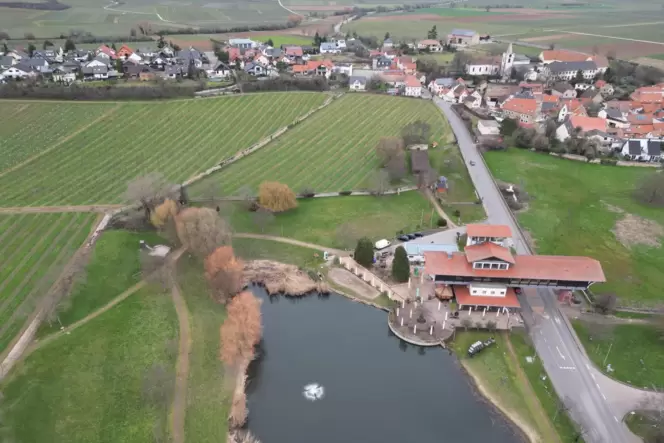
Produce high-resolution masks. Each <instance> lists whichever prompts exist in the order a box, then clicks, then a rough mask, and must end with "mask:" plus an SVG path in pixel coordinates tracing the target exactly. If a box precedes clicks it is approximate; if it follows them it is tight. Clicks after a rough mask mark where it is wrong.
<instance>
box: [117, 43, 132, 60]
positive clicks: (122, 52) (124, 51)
mask: <svg viewBox="0 0 664 443" xmlns="http://www.w3.org/2000/svg"><path fill="white" fill-rule="evenodd" d="M133 53H134V51H133V50H132V49H131V48H130V47H129V46H127V45H122V47H121V48H120V49H118V52H116V53H115V55H116V56H117V57H129V56H130V55H132V54H133Z"/></svg>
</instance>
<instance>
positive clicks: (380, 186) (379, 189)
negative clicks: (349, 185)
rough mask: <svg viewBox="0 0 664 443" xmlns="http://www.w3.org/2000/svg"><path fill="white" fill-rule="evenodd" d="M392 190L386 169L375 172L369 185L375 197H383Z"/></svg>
mask: <svg viewBox="0 0 664 443" xmlns="http://www.w3.org/2000/svg"><path fill="white" fill-rule="evenodd" d="M389 188H390V174H389V173H388V172H387V170H386V169H379V170H377V171H375V172H374V173H373V175H372V177H371V181H370V183H369V190H370V192H371V193H372V194H373V195H383V194H385V191H387V190H388V189H389Z"/></svg>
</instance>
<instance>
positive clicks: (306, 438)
mask: <svg viewBox="0 0 664 443" xmlns="http://www.w3.org/2000/svg"><path fill="white" fill-rule="evenodd" d="M255 293H256V294H257V295H259V296H260V297H261V298H262V299H263V306H262V312H263V325H264V333H263V337H264V339H263V342H262V345H261V350H260V356H259V358H258V359H257V360H256V361H255V362H254V364H252V367H251V368H250V372H249V385H248V388H247V393H248V406H249V429H251V430H252V432H253V433H254V434H255V435H256V436H257V437H258V438H259V439H260V440H261V441H262V442H263V443H314V442H315V443H372V442H376V443H379V442H380V443H411V442H412V443H415V442H416V443H441V442H444V443H466V442H467V443H475V442H478V443H480V442H491V443H514V442H522V441H523V440H522V438H521V437H520V436H519V435H518V434H516V433H515V432H514V431H513V427H512V426H511V425H510V424H508V423H507V421H506V420H505V419H504V418H503V417H501V416H499V415H498V414H496V413H494V412H493V410H492V408H491V407H490V406H489V405H487V404H486V403H484V402H483V401H482V399H480V398H479V397H478V396H477V394H475V393H474V392H473V388H472V386H471V385H470V382H469V380H468V379H467V376H466V375H464V373H463V372H462V370H461V369H460V368H459V365H458V363H457V362H456V361H455V357H454V356H453V355H449V354H448V353H447V352H446V351H444V350H443V349H442V348H438V347H437V348H431V349H424V348H419V347H415V346H410V345H406V344H404V343H403V342H402V341H401V340H399V339H398V338H397V337H395V336H393V335H392V334H391V332H390V331H389V329H388V327H387V323H386V314H385V313H384V312H382V311H380V310H377V309H375V308H371V307H368V306H365V305H362V304H359V303H354V302H352V301H350V300H348V299H346V298H344V297H342V296H337V295H330V296H329V297H325V296H316V295H312V296H308V297H306V298H303V299H292V298H285V297H268V296H266V295H265V293H264V292H262V290H261V289H259V288H256V289H255ZM310 384H318V385H320V386H322V387H323V389H324V394H323V397H322V398H320V399H318V400H314V401H311V400H308V399H307V398H305V396H304V394H303V392H304V388H305V386H307V385H310ZM312 391H313V390H312Z"/></svg>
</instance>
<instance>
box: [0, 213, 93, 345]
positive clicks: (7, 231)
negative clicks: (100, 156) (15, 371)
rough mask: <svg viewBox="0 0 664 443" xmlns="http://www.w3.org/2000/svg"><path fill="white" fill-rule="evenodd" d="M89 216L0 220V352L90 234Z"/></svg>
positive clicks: (51, 215)
mask: <svg viewBox="0 0 664 443" xmlns="http://www.w3.org/2000/svg"><path fill="white" fill-rule="evenodd" d="M94 220H95V216H94V215H92V214H43V215H42V214H40V215H33V214H30V215H27V214H26V215H0V251H2V254H1V257H0V352H1V351H3V350H4V349H5V347H6V346H7V345H8V344H9V343H10V341H11V340H12V339H13V338H14V336H15V335H16V334H17V333H18V332H19V330H20V329H21V327H22V326H23V323H24V322H25V320H26V318H27V316H28V315H29V314H31V313H32V311H33V310H34V308H35V306H36V305H35V302H36V300H38V299H39V298H40V297H42V296H43V295H44V294H45V293H46V292H47V291H48V289H49V288H50V287H51V285H52V284H53V283H54V282H55V280H56V279H57V278H58V276H59V275H60V273H61V272H62V270H63V268H64V266H65V264H66V263H67V262H68V261H69V259H70V258H71V257H72V255H73V254H74V252H75V251H76V250H77V249H78V248H80V247H81V246H82V245H83V241H84V240H85V238H86V237H87V235H88V234H89V233H90V229H91V227H92V223H93V221H94Z"/></svg>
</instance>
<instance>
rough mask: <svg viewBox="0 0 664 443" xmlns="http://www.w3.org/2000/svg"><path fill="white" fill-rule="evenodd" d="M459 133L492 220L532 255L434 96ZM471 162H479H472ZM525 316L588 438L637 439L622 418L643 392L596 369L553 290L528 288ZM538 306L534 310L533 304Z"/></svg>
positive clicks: (468, 142)
mask: <svg viewBox="0 0 664 443" xmlns="http://www.w3.org/2000/svg"><path fill="white" fill-rule="evenodd" d="M434 103H435V104H436V105H437V106H438V107H439V108H440V109H441V111H442V112H443V114H445V116H446V117H447V119H448V120H449V122H450V125H451V127H452V130H453V131H454V134H455V135H456V137H457V140H458V143H459V148H460V150H461V155H462V156H463V158H464V160H465V162H466V165H467V168H468V171H469V173H470V177H471V179H472V181H473V184H474V185H475V189H476V190H477V192H478V194H479V196H480V197H481V198H482V203H483V205H484V209H485V211H486V214H487V218H488V221H489V223H493V224H504V225H508V226H509V227H510V228H511V230H512V234H513V240H514V247H515V248H516V250H517V252H518V253H519V254H530V253H531V251H530V249H529V247H528V245H527V243H526V240H525V238H524V235H523V233H522V232H521V231H520V229H519V226H518V224H517V222H516V220H515V219H514V218H513V217H512V215H511V212H510V210H509V208H508V207H507V204H506V203H505V201H504V200H503V198H502V196H501V194H500V192H499V191H498V189H497V187H496V186H495V184H494V182H493V179H492V177H491V173H490V172H489V169H488V168H487V166H486V164H485V163H484V159H483V157H482V156H481V155H480V153H479V150H478V149H477V147H476V146H475V144H474V143H473V140H472V138H471V136H470V134H469V133H468V131H467V129H466V127H465V126H464V124H463V122H462V121H461V119H460V118H459V117H458V116H457V115H456V113H455V112H454V111H453V110H452V108H451V105H450V104H449V103H446V102H444V101H443V100H440V99H438V98H434ZM470 161H473V162H474V163H475V166H470V165H469V162H470ZM519 301H520V303H521V307H522V311H523V316H524V319H525V320H526V322H527V323H528V324H529V325H530V328H529V331H530V334H531V337H532V339H533V343H534V344H535V348H536V349H537V353H538V355H539V356H540V358H541V359H542V362H543V364H544V367H545V369H546V371H547V373H548V375H549V378H550V379H551V382H552V383H553V385H554V387H555V389H556V391H557V392H558V395H559V397H560V398H561V399H563V401H564V402H565V404H566V406H567V407H568V408H569V410H570V414H571V415H572V417H573V418H574V419H575V421H577V422H578V423H580V427H581V429H582V430H583V434H584V435H583V438H584V439H585V441H586V442H596V443H607V442H611V443H613V442H615V443H627V442H629V443H631V442H639V441H640V439H639V438H637V437H636V436H634V435H633V434H632V433H631V432H629V430H628V429H627V426H625V425H624V424H623V423H622V421H621V419H622V417H623V415H624V414H625V413H626V412H628V411H629V410H630V409H632V408H633V407H634V406H635V402H638V401H639V400H640V399H641V398H643V396H644V392H643V391H640V390H638V389H634V388H631V387H628V386H626V385H623V384H621V383H618V382H616V381H614V380H612V379H610V378H608V377H606V376H604V375H603V374H602V373H601V372H600V371H599V370H597V369H596V368H595V367H594V366H592V363H591V362H590V360H589V359H588V357H587V356H586V354H585V351H584V349H583V347H582V346H581V344H580V343H579V341H578V339H577V337H576V335H575V333H574V330H573V328H572V327H571V325H570V323H569V321H568V319H567V317H565V316H564V315H563V314H561V313H560V311H559V309H558V303H557V301H556V296H555V294H554V293H553V291H551V290H550V289H544V288H542V289H532V290H531V289H528V290H525V291H524V294H522V295H521V296H520V297H519ZM531 305H532V306H533V307H536V309H535V310H533V309H532V308H531Z"/></svg>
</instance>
